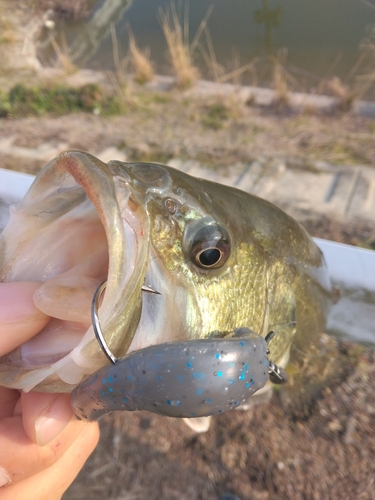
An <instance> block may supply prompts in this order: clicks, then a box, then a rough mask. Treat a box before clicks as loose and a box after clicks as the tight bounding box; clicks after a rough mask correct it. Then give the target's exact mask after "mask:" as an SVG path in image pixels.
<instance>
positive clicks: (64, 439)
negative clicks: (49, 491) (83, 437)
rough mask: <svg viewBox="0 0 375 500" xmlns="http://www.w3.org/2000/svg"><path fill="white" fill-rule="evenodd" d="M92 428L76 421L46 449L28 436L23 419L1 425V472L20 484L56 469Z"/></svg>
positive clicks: (16, 417) (17, 418)
mask: <svg viewBox="0 0 375 500" xmlns="http://www.w3.org/2000/svg"><path fill="white" fill-rule="evenodd" d="M86 425H89V424H86V423H84V422H80V421H78V420H76V419H75V417H72V419H71V421H70V422H69V423H68V425H67V426H66V427H65V429H64V430H63V431H62V432H60V434H59V435H58V436H57V437H56V438H55V439H54V440H53V441H51V442H50V443H49V444H47V445H46V446H38V445H37V444H35V443H34V442H33V441H31V439H30V438H29V437H28V436H27V434H26V432H25V430H24V427H23V423H22V417H21V416H14V417H8V418H5V419H4V420H3V421H1V422H0V469H3V471H4V473H5V476H8V477H9V478H10V479H11V481H12V482H17V481H20V480H22V479H25V478H28V477H31V476H33V475H34V474H37V473H39V472H41V471H42V470H44V469H46V468H47V467H50V466H51V465H53V464H54V463H55V462H56V461H57V460H58V459H59V458H60V457H61V456H62V455H63V454H64V453H65V452H66V450H67V449H68V448H69V447H70V446H71V445H72V443H74V441H75V440H76V439H77V438H78V436H79V435H80V433H81V432H82V431H83V430H84V429H85V426H86Z"/></svg>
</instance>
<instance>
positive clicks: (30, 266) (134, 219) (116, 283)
mask: <svg viewBox="0 0 375 500" xmlns="http://www.w3.org/2000/svg"><path fill="white" fill-rule="evenodd" d="M113 163H116V162H113ZM122 168H124V164H122ZM149 226H150V225H149V219H148V215H147V211H146V208H145V203H144V199H143V197H142V193H141V192H140V191H139V190H136V189H134V188H133V186H132V181H131V177H130V176H127V175H126V174H125V175H121V176H120V175H118V174H117V172H116V168H115V167H113V168H112V169H111V168H110V166H109V165H106V164H105V163H102V162H101V161H100V160H98V159H97V158H95V157H93V156H91V155H89V154H87V153H82V152H78V151H72V152H66V153H62V154H60V155H59V156H58V157H57V158H55V159H54V160H53V161H52V162H50V163H49V164H48V165H47V166H46V167H45V169H44V170H43V171H42V172H41V173H40V174H39V176H38V177H37V178H36V180H35V181H34V183H33V185H32V187H31V188H30V190H29V192H28V193H27V194H26V196H25V198H24V199H23V200H22V201H21V202H20V203H19V204H18V205H15V206H13V207H12V209H11V213H10V221H9V223H8V225H7V226H6V227H5V229H4V231H3V233H2V234H1V235H0V281H3V282H10V281H37V282H41V285H40V287H39V288H38V289H37V290H36V292H35V293H34V303H35V305H36V306H37V307H38V308H39V309H40V310H41V311H42V312H44V313H45V314H46V315H47V316H49V317H50V318H51V319H50V320H49V321H48V323H47V325H46V326H45V327H44V328H43V329H42V330H41V331H40V332H39V333H38V334H37V335H36V336H35V337H33V338H32V339H31V340H30V341H28V342H26V343H25V344H23V345H22V346H21V347H20V348H18V349H16V350H15V351H13V352H12V353H10V354H9V355H7V356H5V357H4V358H3V359H0V381H1V383H2V384H3V385H8V386H10V387H17V388H22V389H25V390H30V389H37V390H53V391H62V390H71V388H72V385H76V384H77V383H79V382H80V381H81V380H82V378H84V377H85V376H87V375H88V374H89V373H92V372H94V371H95V370H97V369H98V368H100V367H101V366H103V365H104V364H105V363H106V362H107V360H106V358H105V355H104V353H103V352H102V350H101V349H100V346H99V345H98V343H97V341H96V339H95V336H94V332H93V329H92V326H91V302H92V298H93V295H94V293H95V290H96V289H97V288H98V286H99V285H100V283H101V282H103V281H106V282H107V285H106V292H105V296H104V299H103V302H102V304H101V308H100V312H99V314H100V321H101V325H102V328H103V331H104V332H105V337H106V342H107V344H108V346H109V348H110V349H111V351H112V352H113V353H114V354H115V355H116V356H117V357H120V356H123V355H124V354H125V353H126V352H127V351H128V349H129V346H130V344H131V342H132V339H133V337H134V334H135V331H136V329H137V326H138V322H139V319H140V315H141V309H142V298H141V295H142V286H143V284H144V280H145V274H146V269H147V265H148V261H149V252H150V250H149V248H150V234H149V233H150V229H149ZM17 228H19V230H18V229H17ZM16 368H19V370H18V371H17V369H16Z"/></svg>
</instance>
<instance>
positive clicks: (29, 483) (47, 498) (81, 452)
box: [0, 424, 99, 500]
mask: <svg viewBox="0 0 375 500" xmlns="http://www.w3.org/2000/svg"><path fill="white" fill-rule="evenodd" d="M98 440H99V428H98V426H97V425H96V424H86V425H85V427H84V430H83V431H82V432H81V434H80V435H79V437H78V438H77V439H76V441H75V442H74V443H73V444H72V445H71V446H70V448H68V450H67V451H66V452H65V453H64V454H63V455H62V456H61V458H60V459H59V460H58V461H57V462H55V463H54V464H53V465H52V466H51V467H49V468H47V469H45V470H43V471H41V472H39V473H38V474H36V475H34V476H32V477H30V478H28V479H24V480H23V481H19V482H18V483H16V484H11V485H9V486H4V487H3V488H0V498H1V500H25V498H27V499H28V500H59V499H60V498H61V496H62V495H63V493H64V492H65V491H66V490H67V489H68V487H69V486H70V485H71V484H72V482H73V481H74V479H75V478H76V476H77V474H78V472H79V471H80V470H81V468H82V467H83V465H84V463H85V462H86V460H87V459H88V457H89V456H90V455H91V453H92V452H93V451H94V449H95V447H96V445H97V444H98Z"/></svg>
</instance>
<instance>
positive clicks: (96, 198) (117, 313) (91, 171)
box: [56, 151, 150, 356]
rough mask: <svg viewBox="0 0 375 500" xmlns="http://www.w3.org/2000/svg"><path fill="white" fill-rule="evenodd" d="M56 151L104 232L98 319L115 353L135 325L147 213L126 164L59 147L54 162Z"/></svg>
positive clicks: (146, 241) (119, 353) (121, 351)
mask: <svg viewBox="0 0 375 500" xmlns="http://www.w3.org/2000/svg"><path fill="white" fill-rule="evenodd" d="M60 157H61V160H62V161H63V163H64V166H65V168H66V170H67V172H69V173H70V175H71V176H72V177H73V178H74V179H75V180H76V182H77V183H78V184H80V185H81V186H82V187H83V189H84V190H85V192H86V194H87V196H88V197H89V198H90V200H91V202H92V203H93V205H94V207H95V209H96V211H97V214H98V216H99V218H100V220H101V222H102V224H103V227H104V230H105V232H106V236H107V243H108V250H109V269H108V278H107V285H106V293H105V296H104V298H103V302H102V306H101V310H100V316H101V318H102V319H101V324H102V328H103V331H105V335H106V341H107V344H108V346H109V347H110V349H111V350H112V352H114V353H115V355H116V356H122V355H124V354H125V353H126V352H127V350H128V348H129V346H130V344H131V342H132V340H133V337H134V334H135V332H136V328H137V325H138V321H139V317H140V311H141V287H142V285H143V283H144V278H145V274H146V269H147V264H148V259H149V241H150V237H149V219H148V216H147V212H146V210H145V208H144V197H142V196H141V193H140V192H138V191H137V190H136V189H134V187H133V185H132V184H133V183H132V180H131V177H129V176H128V175H127V173H126V169H125V168H124V167H125V165H126V164H123V163H121V167H122V168H121V172H120V175H118V176H116V175H115V172H114V171H113V169H112V168H111V162H110V163H109V164H108V165H107V164H105V163H103V162H101V161H100V160H98V159H97V158H95V157H93V156H91V155H89V154H88V153H83V152H80V151H71V152H67V153H63V154H62V155H60V156H59V157H57V159H56V160H57V162H58V163H59V162H60ZM130 240H132V242H130V243H129V241H130ZM131 245H133V246H135V247H136V248H135V251H133V249H132V248H131ZM129 255H130V259H128V258H127V257H128V256H129ZM124 305H125V307H124ZM119 346H120V347H119ZM83 354H84V352H83Z"/></svg>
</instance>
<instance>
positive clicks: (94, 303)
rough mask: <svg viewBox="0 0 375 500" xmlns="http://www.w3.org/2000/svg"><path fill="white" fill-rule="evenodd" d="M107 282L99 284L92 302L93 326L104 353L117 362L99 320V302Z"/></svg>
mask: <svg viewBox="0 0 375 500" xmlns="http://www.w3.org/2000/svg"><path fill="white" fill-rule="evenodd" d="M106 286H107V282H106V281H104V282H103V283H102V284H101V285H99V286H98V288H97V289H96V292H95V293H94V297H93V299H92V302H91V321H92V326H93V328H94V333H95V337H96V340H97V341H98V342H99V345H100V347H101V348H102V351H103V352H104V354H105V355H106V356H107V358H108V359H109V361H110V362H111V363H112V364H115V363H117V361H118V359H117V358H116V357H115V356H114V355H113V354H112V352H111V350H110V349H109V347H108V345H107V342H106V341H105V338H104V335H103V332H102V328H101V326H100V320H99V315H98V309H99V304H100V302H101V298H102V295H103V292H104V290H105V289H106Z"/></svg>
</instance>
